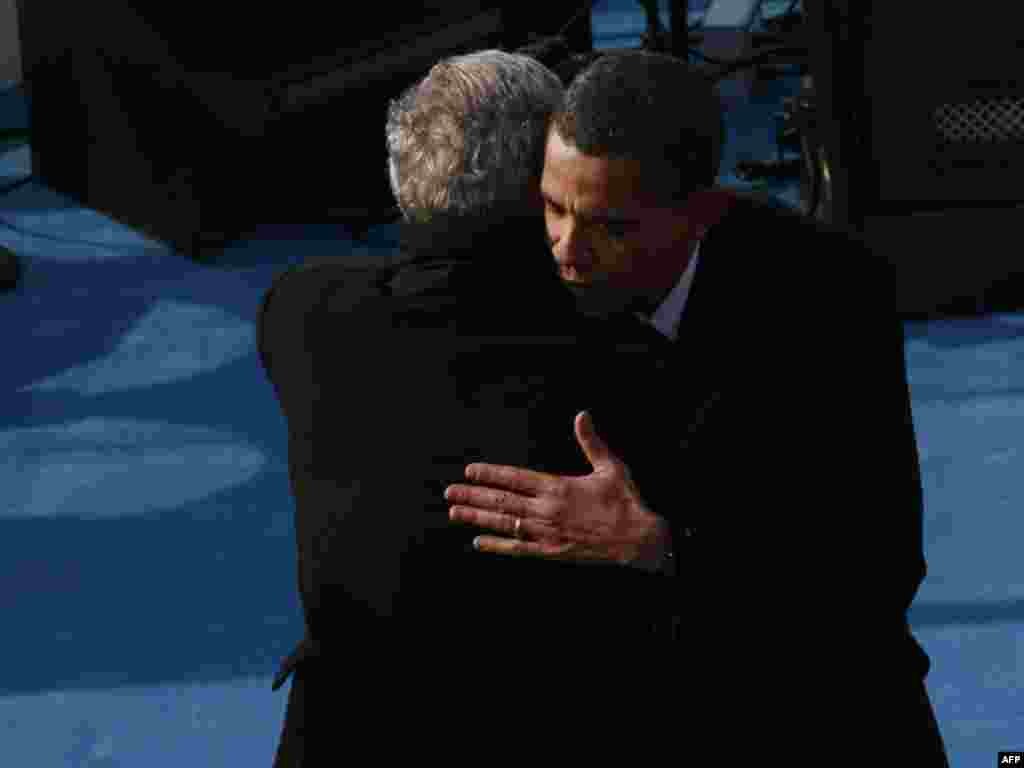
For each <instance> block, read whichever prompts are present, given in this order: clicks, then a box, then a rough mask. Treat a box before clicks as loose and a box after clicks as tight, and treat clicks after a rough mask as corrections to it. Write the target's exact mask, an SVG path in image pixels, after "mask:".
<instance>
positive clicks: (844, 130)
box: [804, 0, 1024, 317]
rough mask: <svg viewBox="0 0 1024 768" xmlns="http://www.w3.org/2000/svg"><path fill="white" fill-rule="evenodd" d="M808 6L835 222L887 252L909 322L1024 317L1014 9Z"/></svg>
mask: <svg viewBox="0 0 1024 768" xmlns="http://www.w3.org/2000/svg"><path fill="white" fill-rule="evenodd" d="M804 6H805V14H806V21H807V25H808V39H809V41H810V44H811V60H810V71H811V74H812V76H813V81H814V93H815V99H816V101H817V109H816V111H817V118H816V119H817V124H818V128H819V133H818V140H819V141H820V150H821V152H822V154H823V156H824V159H823V160H822V161H821V162H820V165H821V166H822V168H823V169H824V171H825V174H826V175H827V177H828V181H827V185H828V187H829V195H830V198H831V199H830V205H829V216H828V218H829V219H830V220H831V221H833V222H834V223H836V224H838V225H840V226H843V227H846V228H848V229H850V230H851V231H853V232H855V233H858V234H861V235H863V237H864V238H865V240H866V241H867V242H868V243H869V244H870V245H872V246H873V247H874V248H875V249H877V250H878V251H879V252H881V253H883V254H884V255H885V256H886V258H887V259H888V260H889V262H890V263H891V264H892V266H893V273H894V276H895V277H896V281H897V299H898V302H899V305H900V309H901V310H902V312H903V313H904V315H905V316H907V317H925V316H933V315H938V314H942V315H948V314H972V313H976V312H992V311H1009V310H1012V309H1017V308H1020V307H1021V305H1024V287H1022V286H1024V280H1022V277H1024V264H1022V262H1021V259H1020V257H1019V255H1018V250H1017V247H1016V243H1017V236H1016V235H1017V232H1018V231H1019V228H1020V226H1021V222H1022V221H1024V217H1022V214H1024V210H1022V208H1021V205H1022V203H1024V187H1022V186H1021V183H1020V179H1021V177H1022V172H1024V75H1022V74H1021V73H1022V72H1024V44H1022V43H1021V38H1020V34H1019V25H1018V23H1017V17H1016V14H1015V8H1016V6H1015V5H1014V4H1012V3H1002V2H999V0H982V1H981V2H980V3H975V4H974V5H972V6H971V8H970V12H969V13H965V12H961V11H960V10H959V8H957V7H955V6H944V5H935V6H931V7H929V8H928V9H923V8H921V7H919V5H918V4H915V3H898V2H897V3H893V2H881V1H879V0H872V1H864V0H858V1H857V2H853V1H852V0H829V1H828V2H826V1H825V0H804Z"/></svg>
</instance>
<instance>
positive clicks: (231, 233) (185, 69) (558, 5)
mask: <svg viewBox="0 0 1024 768" xmlns="http://www.w3.org/2000/svg"><path fill="white" fill-rule="evenodd" d="M523 5H524V4H512V3H504V4H503V3H497V2H483V1H481V0H477V1H476V2H470V1H467V0H443V1H441V0H438V1H437V2H429V3H418V4H416V6H403V5H393V4H387V3H377V4H373V3H368V4H363V5H362V6H361V7H360V14H359V23H358V24H357V25H348V24H339V23H337V19H336V14H334V13H333V9H332V8H331V7H330V6H324V5H322V4H318V3H311V2H307V3H302V2H300V3H299V4H298V5H297V6H296V5H294V4H293V5H291V6H289V8H288V12H287V13H280V14H269V13H267V14H263V13H261V12H259V11H257V10H248V11H246V12H245V14H244V18H241V19H240V18H239V12H238V11H237V9H236V8H235V6H233V5H230V4H219V3H215V2H208V3H205V4H204V5H203V6H202V9H201V12H199V11H198V10H197V9H196V8H193V7H192V6H183V5H182V4H180V3H166V2H160V1H159V0H148V1H147V2H141V3H135V4H131V5H130V6H129V5H127V4H124V3H119V2H112V1H111V0H97V2H94V3H72V4H68V3H65V2H59V0H19V1H18V17H19V20H20V35H21V47H22V61H23V69H24V83H25V91H26V95H27V97H28V100H29V103H30V124H31V128H32V139H31V143H32V170H33V175H34V177H35V178H36V179H37V180H38V181H40V182H41V183H43V184H46V185H47V186H49V187H50V188H52V189H54V190H55V191H57V192H59V193H61V194H65V195H67V196H69V197H71V198H72V199H74V200H75V201H76V202H77V203H79V204H81V205H83V206H86V207H89V208H93V209H95V210H98V211H100V212H101V213H104V214H107V215H109V216H110V217H111V218H114V219H116V220H118V221H120V222H122V223H124V224H126V225H128V226H131V227H133V228H136V229H138V230H140V231H142V232H144V233H146V234H147V235H148V236H151V237H153V238H154V239H157V240H161V241H164V242H167V243H169V244H170V245H171V246H173V247H174V248H175V249H176V250H178V251H179V252H181V253H183V254H185V255H188V256H189V257H191V258H194V259H200V260H202V259H207V258H210V257H212V256H214V255H216V254H217V253H219V252H220V251H221V250H222V249H223V248H224V246H225V245H226V244H227V243H228V242H230V241H232V240H234V239H237V238H239V237H241V236H243V235H245V234H246V233H248V232H250V231H251V230H252V229H253V228H254V227H256V226H259V225H260V224H261V223H263V222H265V221H267V220H273V221H276V222H282V223H309V222H321V221H324V220H327V219H331V220H341V221H351V222H353V223H354V224H356V225H357V227H358V226H368V225H369V224H370V223H373V222H374V221H379V220H386V219H387V218H388V216H389V215H393V213H394V200H393V198H392V196H391V192H390V188H389V186H388V183H387V174H386V165H385V162H386V155H385V152H384V132H383V124H384V115H385V110H386V107H387V103H388V100H389V99H390V98H393V97H395V96H396V95H397V94H398V93H399V92H400V91H401V90H402V89H403V88H404V87H406V86H408V85H410V84H411V83H412V82H414V81H415V79H417V78H418V77H421V76H422V75H423V74H424V73H425V72H426V71H427V70H428V69H429V68H430V66H431V65H432V64H434V63H435V62H436V61H437V60H438V59H439V58H442V57H444V56H448V55H452V54H456V53H463V52H468V51H471V50H476V49H480V48H486V47H503V48H515V47H518V46H520V45H522V44H524V43H526V42H528V40H529V39H530V36H531V33H532V34H533V35H551V34H555V33H557V32H562V33H563V34H564V35H565V36H566V39H567V40H568V41H569V42H570V44H572V45H575V46H576V47H577V49H580V50H587V49H589V47H590V45H591V43H590V41H591V34H590V14H589V13H584V14H579V13H578V12H579V9H580V3H579V2H577V0H572V1H571V2H566V0H552V1H551V2H549V3H547V4H546V5H545V11H546V12H545V14H544V15H543V18H540V19H539V18H537V14H534V13H529V12H528V9H526V10H524V9H522V6H523ZM517 6H518V8H517ZM254 8H255V7H254ZM396 8H401V9H405V10H406V12H405V13H401V12H398V11H396ZM574 14H578V15H577V17H576V18H575V19H574V21H573V23H572V24H571V25H569V26H568V27H567V26H566V24H565V22H566V20H567V19H569V18H572V17H573V15H574ZM353 18H355V17H353ZM544 19H551V20H553V21H551V22H550V26H549V27H547V28H546V27H545V22H544ZM353 148H358V149H355V150H354V149H353ZM375 148H379V151H375Z"/></svg>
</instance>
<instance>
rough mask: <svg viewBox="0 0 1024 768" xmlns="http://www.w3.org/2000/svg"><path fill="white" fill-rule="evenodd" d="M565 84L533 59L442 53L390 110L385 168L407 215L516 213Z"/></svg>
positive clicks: (530, 193)
mask: <svg viewBox="0 0 1024 768" xmlns="http://www.w3.org/2000/svg"><path fill="white" fill-rule="evenodd" d="M561 96H562V85H561V82H560V81H559V79H558V77H557V76H556V75H555V74H554V73H552V72H551V71H550V70H549V69H547V68H546V67H545V66H544V65H543V64H541V63H540V62H538V61H536V60H535V59H533V58H531V57H529V56H524V55H520V54H513V53H506V52H504V51H499V50H486V51H478V52H475V53H470V54H467V55H464V56H456V57H453V58H449V59H445V60H443V61H441V62H439V63H438V64H437V65H435V66H434V67H433V68H432V69H431V70H430V72H429V73H428V74H427V76H426V77H424V78H423V79H422V80H421V81H419V82H418V83H416V84H415V85H413V86H411V87H410V88H409V89H407V90H406V91H405V92H404V93H403V94H402V95H401V96H400V97H399V98H398V99H396V100H394V101H393V102H392V103H391V105H390V106H389V108H388V117H387V128H386V132H387V147H388V173H389V177H390V180H391V187H392V191H393V193H394V195H395V199H396V200H397V201H398V204H399V206H400V207H401V208H402V211H403V213H404V214H405V216H406V218H409V219H417V220H418V219H424V218H429V217H430V215H431V214H433V213H436V212H447V213H449V214H472V215H475V214H477V213H482V212H485V211H492V210H504V209H510V210H514V211H519V210H522V209H524V208H528V207H529V201H530V200H531V199H532V198H533V197H534V196H535V195H536V194H537V193H536V188H537V187H538V185H539V179H540V173H541V169H542V167H543V162H544V142H545V138H546V134H547V126H548V121H549V119H550V116H551V113H552V112H553V111H554V110H555V109H556V108H557V107H558V104H559V103H560V100H561Z"/></svg>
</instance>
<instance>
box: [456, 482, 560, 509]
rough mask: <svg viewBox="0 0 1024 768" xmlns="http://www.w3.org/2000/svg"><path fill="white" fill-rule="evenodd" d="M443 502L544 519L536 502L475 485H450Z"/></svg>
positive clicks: (524, 497)
mask: <svg viewBox="0 0 1024 768" xmlns="http://www.w3.org/2000/svg"><path fill="white" fill-rule="evenodd" d="M444 498H445V500H447V501H449V502H450V503H452V504H459V505H463V506H467V507H477V508H480V509H485V510H494V511H496V512H503V513H505V514H506V515H514V516H515V517H545V516H546V515H545V514H544V511H543V509H542V508H541V506H540V505H539V504H538V503H537V502H536V500H534V499H532V498H530V497H528V496H520V495H518V494H515V493H509V492H508V491H498V490H495V489H493V488H481V487H479V486H475V485H450V486H448V488H446V489H445V492H444Z"/></svg>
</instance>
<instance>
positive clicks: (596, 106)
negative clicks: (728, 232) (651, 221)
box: [552, 51, 725, 204]
mask: <svg viewBox="0 0 1024 768" xmlns="http://www.w3.org/2000/svg"><path fill="white" fill-rule="evenodd" d="M552 125H553V127H554V129H555V130H557V131H558V134H559V136H560V137H561V138H562V139H563V140H564V141H565V142H566V143H568V144H570V145H572V146H574V147H575V148H576V149H577V150H579V151H580V152H582V153H583V154H585V155H591V156H594V157H622V158H628V159H631V160H635V161H637V162H639V163H640V167H641V173H642V177H643V179H644V182H645V187H646V188H647V189H649V190H650V191H651V192H652V194H653V195H654V197H655V198H656V199H658V200H659V201H660V202H665V203H668V204H678V203H682V202H684V201H685V200H686V198H687V197H689V195H690V194H691V193H692V192H694V191H696V190H697V189H701V188H704V187H710V186H712V185H713V184H714V182H715V179H716V178H717V177H718V168H719V165H720V164H721V161H722V145H723V144H724V142H725V122H724V119H723V116H722V103H721V101H720V100H719V97H718V92H717V90H716V88H715V84H714V82H713V81H711V80H710V79H708V78H707V77H706V76H705V75H703V74H701V73H700V72H698V71H697V70H695V69H694V68H692V67H691V66H690V65H689V64H687V63H686V62H685V61H683V60H682V59H677V58H674V57H672V56H667V55H665V54H657V53H649V52H646V51H623V52H615V53H607V54H604V55H603V56H601V57H600V58H599V59H597V61H595V62H594V63H592V64H591V65H590V66H589V67H587V68H586V69H585V70H583V71H582V72H580V73H579V75H577V76H576V78H575V79H574V80H573V81H572V83H570V85H569V87H568V89H567V90H566V93H565V96H564V100H563V103H562V106H561V108H560V109H558V110H556V111H555V114H554V115H553V116H552Z"/></svg>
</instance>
